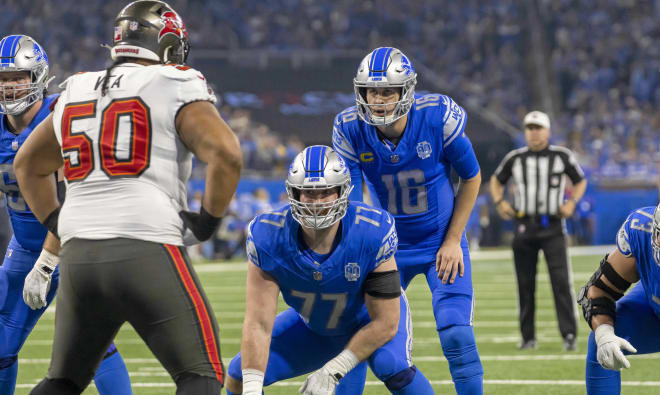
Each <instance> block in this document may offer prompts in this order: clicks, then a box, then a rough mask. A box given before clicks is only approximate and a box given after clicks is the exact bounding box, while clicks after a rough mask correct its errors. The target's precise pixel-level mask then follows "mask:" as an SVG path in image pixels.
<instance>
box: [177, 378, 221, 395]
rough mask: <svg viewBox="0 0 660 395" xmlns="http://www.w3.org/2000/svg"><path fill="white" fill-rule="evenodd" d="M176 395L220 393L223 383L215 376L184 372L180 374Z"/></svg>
mask: <svg viewBox="0 0 660 395" xmlns="http://www.w3.org/2000/svg"><path fill="white" fill-rule="evenodd" d="M174 382H175V383H176V395H205V394H209V395H210V394H219V393H220V390H221V389H222V384H221V383H220V382H219V381H218V380H217V379H216V378H215V377H208V376H200V375H198V374H195V373H183V374H181V375H180V376H178V377H177V378H176V379H175V380H174Z"/></svg>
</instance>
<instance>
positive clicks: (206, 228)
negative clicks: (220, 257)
mask: <svg viewBox="0 0 660 395" xmlns="http://www.w3.org/2000/svg"><path fill="white" fill-rule="evenodd" d="M179 217H181V219H182V220H183V224H184V225H185V227H186V228H188V229H190V230H191V231H192V233H193V235H194V236H195V238H196V239H197V240H199V241H200V242H201V241H206V240H208V239H210V238H211V236H213V233H215V230H216V229H217V228H218V225H220V221H221V220H222V217H214V216H212V215H211V214H209V212H208V211H206V210H205V209H204V207H202V208H201V209H200V210H199V213H193V212H192V211H179Z"/></svg>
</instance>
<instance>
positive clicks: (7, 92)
mask: <svg viewBox="0 0 660 395" xmlns="http://www.w3.org/2000/svg"><path fill="white" fill-rule="evenodd" d="M2 43H6V44H7V45H13V47H14V48H15V52H14V53H11V54H10V55H11V56H8V57H7V58H5V59H8V61H7V60H5V61H3V62H2V64H0V73H4V72H7V73H9V72H25V73H26V74H27V75H28V76H29V79H30V82H28V83H24V84H12V85H11V87H10V88H6V87H5V84H0V114H7V115H20V114H23V113H24V112H25V111H27V110H28V109H30V107H31V106H32V105H33V104H34V103H36V102H38V101H39V100H41V99H42V98H43V96H44V92H45V91H46V88H47V87H48V84H49V83H50V81H52V80H53V78H55V77H51V78H48V57H47V56H46V53H45V51H44V50H43V49H42V48H41V46H39V44H37V42H36V41H34V40H33V39H32V38H31V37H29V36H24V35H20V36H7V37H5V38H4V39H3V40H2ZM12 43H13V44H12Z"/></svg>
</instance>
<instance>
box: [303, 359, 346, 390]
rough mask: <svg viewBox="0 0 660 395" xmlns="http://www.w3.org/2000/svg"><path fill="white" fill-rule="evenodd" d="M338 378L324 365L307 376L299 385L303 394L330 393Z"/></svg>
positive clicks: (337, 382)
mask: <svg viewBox="0 0 660 395" xmlns="http://www.w3.org/2000/svg"><path fill="white" fill-rule="evenodd" d="M337 384H339V379H338V378H337V377H335V376H334V375H333V374H332V372H330V370H328V368H326V367H325V366H324V367H322V368H321V369H319V370H317V371H316V372H314V373H312V374H310V375H309V376H307V380H305V382H304V383H303V385H302V387H300V393H301V394H303V395H332V394H333V393H334V392H335V387H336V386H337Z"/></svg>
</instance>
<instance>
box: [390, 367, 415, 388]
mask: <svg viewBox="0 0 660 395" xmlns="http://www.w3.org/2000/svg"><path fill="white" fill-rule="evenodd" d="M416 373H417V367H416V366H414V365H413V366H411V367H408V368H406V369H403V370H402V371H400V372H399V373H397V374H395V375H394V376H392V377H390V378H389V379H387V380H386V381H385V386H386V387H387V389H388V390H390V392H394V391H398V390H400V389H401V388H403V387H405V386H406V385H408V384H410V382H411V381H412V380H413V379H414V378H415V374H416Z"/></svg>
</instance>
